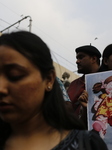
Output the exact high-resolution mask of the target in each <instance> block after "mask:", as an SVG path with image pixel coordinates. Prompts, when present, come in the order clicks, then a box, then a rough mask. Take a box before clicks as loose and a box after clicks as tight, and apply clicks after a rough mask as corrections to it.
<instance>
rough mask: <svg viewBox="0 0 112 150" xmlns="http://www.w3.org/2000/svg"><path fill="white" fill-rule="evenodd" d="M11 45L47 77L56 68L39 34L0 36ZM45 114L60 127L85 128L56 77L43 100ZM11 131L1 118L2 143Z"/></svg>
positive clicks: (52, 122)
mask: <svg viewBox="0 0 112 150" xmlns="http://www.w3.org/2000/svg"><path fill="white" fill-rule="evenodd" d="M1 45H5V46H10V47H11V48H14V49H15V50H17V51H19V52H20V53H21V54H23V55H24V56H25V57H27V58H28V59H29V60H30V61H31V62H32V63H33V64H34V65H35V66H37V68H38V69H39V70H40V72H41V75H42V78H43V79H45V78H46V76H47V75H48V74H49V72H50V70H54V66H53V60H52V57H51V53H50V50H49V48H48V46H47V45H46V44H45V43H44V42H43V41H42V40H41V38H40V37H38V36H37V35H35V34H33V33H30V32H27V31H18V32H12V33H10V34H3V35H2V36H1V37H0V46H1ZM42 109H43V116H44V118H45V120H46V122H47V123H48V124H49V125H50V126H52V127H54V128H56V129H58V130H62V129H67V130H71V129H84V126H83V124H82V123H81V122H80V121H79V120H78V119H77V118H76V117H75V116H74V114H73V113H72V111H69V110H68V109H67V105H66V103H65V101H64V99H63V95H62V91H61V89H60V87H59V84H58V82H57V80H56V79H55V82H54V85H53V89H52V90H51V91H50V92H46V93H45V98H44V102H43V108H42ZM10 133H11V128H10V126H9V124H7V123H5V122H3V121H2V120H0V145H1V144H3V143H4V142H5V141H6V139H7V138H8V136H9V135H10Z"/></svg>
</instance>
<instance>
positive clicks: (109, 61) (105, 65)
mask: <svg viewBox="0 0 112 150" xmlns="http://www.w3.org/2000/svg"><path fill="white" fill-rule="evenodd" d="M109 70H112V44H109V45H108V46H107V47H106V48H105V49H104V51H103V54H102V64H101V67H100V69H99V72H101V71H109Z"/></svg>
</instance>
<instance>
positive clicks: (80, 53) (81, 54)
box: [76, 52, 89, 57]
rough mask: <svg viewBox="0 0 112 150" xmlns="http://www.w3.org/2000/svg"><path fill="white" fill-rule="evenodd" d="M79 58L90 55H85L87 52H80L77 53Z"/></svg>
mask: <svg viewBox="0 0 112 150" xmlns="http://www.w3.org/2000/svg"><path fill="white" fill-rule="evenodd" d="M78 56H89V54H87V53H85V52H78V53H76V57H78Z"/></svg>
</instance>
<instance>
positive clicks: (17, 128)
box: [11, 114, 51, 136]
mask: <svg viewBox="0 0 112 150" xmlns="http://www.w3.org/2000/svg"><path fill="white" fill-rule="evenodd" d="M11 128H12V133H13V134H14V135H23V136H24V135H25V136H26V135H32V134H34V133H39V132H46V131H48V130H50V129H51V127H50V126H49V125H48V124H47V123H46V121H45V119H44V118H43V116H42V115H41V114H38V115H37V116H35V117H33V118H31V119H30V120H27V121H25V122H22V123H18V124H12V125H11ZM45 130H46V131H45Z"/></svg>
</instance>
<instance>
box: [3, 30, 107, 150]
mask: <svg viewBox="0 0 112 150" xmlns="http://www.w3.org/2000/svg"><path fill="white" fill-rule="evenodd" d="M67 108H68V107H67V106H66V104H65V102H64V99H63V95H62V92H61V89H60V88H59V84H58V82H57V80H56V73H55V69H54V67H53V61H52V58H51V54H50V51H49V48H48V47H47V45H46V44H45V43H44V42H43V41H42V40H41V39H40V38H39V37H38V36H36V35H34V34H32V33H30V32H26V31H19V32H15V33H11V34H4V35H2V36H1V37H0V118H1V119H0V150H68V149H70V150H82V148H80V147H82V146H83V144H82V143H83V142H84V141H83V137H82V134H83V133H84V135H85V133H86V132H85V131H82V132H81V131H80V130H81V129H84V127H83V125H82V124H81V122H79V120H77V118H76V117H75V116H74V114H72V112H69V111H67ZM87 134H88V135H89V141H90V145H92V147H93V149H97V148H98V149H102V150H107V147H106V145H105V143H104V142H103V141H102V140H101V139H100V138H99V137H97V136H96V135H95V134H93V133H90V132H87ZM80 138H81V139H80ZM84 138H85V137H84ZM85 139H86V138H85ZM89 141H87V142H88V143H89ZM99 143H101V144H99Z"/></svg>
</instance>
